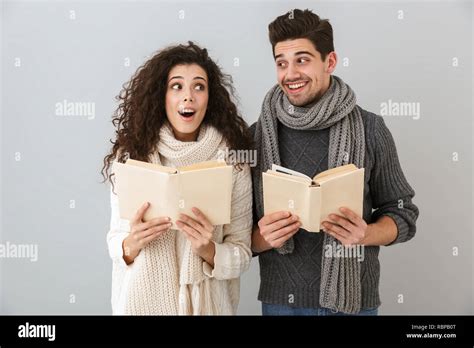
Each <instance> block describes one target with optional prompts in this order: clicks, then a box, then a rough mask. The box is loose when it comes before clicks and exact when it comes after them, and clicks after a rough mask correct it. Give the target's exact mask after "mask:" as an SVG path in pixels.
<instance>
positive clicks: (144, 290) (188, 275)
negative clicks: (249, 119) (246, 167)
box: [127, 122, 226, 314]
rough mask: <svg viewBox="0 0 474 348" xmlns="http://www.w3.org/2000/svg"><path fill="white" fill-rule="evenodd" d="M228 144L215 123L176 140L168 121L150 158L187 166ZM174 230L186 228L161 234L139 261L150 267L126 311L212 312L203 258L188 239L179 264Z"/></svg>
mask: <svg viewBox="0 0 474 348" xmlns="http://www.w3.org/2000/svg"><path fill="white" fill-rule="evenodd" d="M225 146H226V142H225V141H224V138H223V136H222V134H221V133H220V132H219V131H218V130H217V129H215V128H214V127H212V126H208V125H205V124H202V125H201V127H200V131H199V135H198V138H197V140H196V141H190V142H182V141H179V140H176V138H175V137H174V134H173V131H172V128H171V126H170V125H169V123H168V122H166V123H165V124H164V125H163V126H162V127H161V129H160V140H159V143H158V146H157V150H158V151H154V152H153V154H152V155H151V156H150V162H152V163H156V164H163V165H171V166H176V167H178V166H186V165H190V164H193V163H197V162H202V161H207V160H211V159H215V158H217V156H218V151H219V149H223V148H225ZM175 233H183V232H180V231H173V230H172V231H169V232H168V233H166V234H164V235H162V237H163V238H158V239H156V240H154V241H153V242H152V243H150V244H149V245H147V247H146V249H147V250H146V252H145V253H144V254H145V255H144V256H143V257H142V258H141V259H140V260H139V261H141V262H142V263H145V265H143V264H142V267H143V266H145V267H147V266H148V267H147V268H146V271H145V272H141V275H139V277H141V278H142V279H138V281H137V282H134V283H135V286H134V289H133V288H132V289H131V290H130V291H131V293H130V296H128V303H127V307H128V310H127V311H129V312H132V313H140V312H143V311H144V312H146V313H151V314H155V313H161V314H176V309H178V313H177V314H204V313H208V312H210V311H211V312H212V310H210V309H209V308H201V306H203V305H205V304H209V303H212V301H211V299H206V298H200V297H202V296H203V294H206V293H208V292H207V291H203V289H202V288H201V285H203V286H209V285H208V284H207V285H206V284H202V283H206V282H203V280H204V279H205V275H204V273H203V271H202V267H203V260H202V259H201V258H200V257H199V256H197V255H196V254H194V253H193V251H192V249H191V243H190V242H189V241H188V240H186V241H185V245H184V254H183V255H181V264H178V255H177V244H176V235H175ZM142 251H143V250H142ZM145 259H146V262H145V261H144V260H145ZM136 266H139V265H136ZM150 266H151V268H150ZM178 289H179V291H177V290H178ZM146 299H148V301H147V300H146ZM144 307H145V309H143V308H144ZM137 308H140V310H138V309H137Z"/></svg>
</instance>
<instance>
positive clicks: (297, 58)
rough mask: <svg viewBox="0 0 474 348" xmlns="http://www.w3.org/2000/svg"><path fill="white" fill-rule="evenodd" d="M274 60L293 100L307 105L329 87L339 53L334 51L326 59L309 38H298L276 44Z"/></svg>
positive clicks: (296, 104)
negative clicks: (322, 57) (323, 58)
mask: <svg viewBox="0 0 474 348" xmlns="http://www.w3.org/2000/svg"><path fill="white" fill-rule="evenodd" d="M275 63H276V68H277V79H278V83H279V84H280V87H281V88H282V90H283V92H284V93H285V94H286V96H287V97H288V99H289V101H290V102H291V104H293V105H295V106H305V105H307V104H309V103H311V102H313V101H315V100H317V99H319V98H321V96H322V95H323V94H324V92H326V90H327V89H328V87H329V82H330V77H331V73H332V72H333V71H334V69H335V68H336V63H337V56H336V53H335V52H331V53H329V54H328V55H327V56H326V60H325V61H323V60H322V59H321V54H320V53H319V52H318V51H317V50H316V48H315V47H314V45H313V43H312V42H311V41H310V40H308V39H295V40H287V41H281V42H278V43H277V44H276V45H275Z"/></svg>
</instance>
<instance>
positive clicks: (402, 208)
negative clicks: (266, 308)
mask: <svg viewBox="0 0 474 348" xmlns="http://www.w3.org/2000/svg"><path fill="white" fill-rule="evenodd" d="M360 112H361V116H362V121H363V124H364V134H365V142H366V147H365V156H364V158H365V165H364V168H365V177H364V209H363V218H364V220H365V221H366V222H367V223H368V224H369V223H372V222H375V221H377V219H379V218H380V217H381V216H390V217H391V218H393V219H394V221H395V223H396V225H397V230H398V235H397V238H396V239H395V240H394V241H393V242H392V243H391V244H390V245H395V244H398V243H403V242H406V241H408V240H410V239H411V238H413V237H414V235H415V233H416V220H417V218H418V214H419V211H418V208H417V206H416V205H415V204H414V203H413V202H412V199H413V197H414V195H415V191H414V190H413V189H412V188H411V186H410V185H409V183H408V181H407V179H406V178H405V175H404V173H403V171H402V168H401V166H400V162H399V159H398V154H397V149H396V146H395V142H394V139H393V137H392V135H391V133H390V131H389V129H388V128H387V126H386V125H385V122H384V120H383V118H382V117H381V116H378V115H375V114H373V113H370V112H368V111H366V110H363V109H362V108H360ZM255 128H256V124H253V125H252V127H250V129H251V131H252V132H254V131H255ZM277 128H278V141H279V153H280V157H281V163H282V165H283V166H285V167H287V168H291V169H294V170H296V171H299V172H301V173H304V174H306V175H308V176H310V177H313V176H315V175H317V174H319V173H321V172H323V171H325V170H327V169H328V162H329V161H328V156H329V139H330V129H329V128H325V129H320V130H294V129H292V128H290V127H287V126H285V125H284V124H282V123H280V122H279V123H278V124H277ZM253 174H254V175H255V176H261V175H262V173H261V172H255V173H253ZM255 180H256V178H255V177H254V181H255ZM255 196H256V194H254V197H255ZM254 203H255V204H254V208H255V209H254V214H255V216H254V221H258V220H259V219H260V218H261V217H262V214H259V213H258V211H260V210H261V209H258V204H259V203H258V202H257V201H255V202H254ZM293 238H294V250H293V252H292V253H288V254H285V255H282V254H280V253H278V252H277V251H276V250H274V249H272V250H269V251H266V252H263V253H261V254H259V255H258V256H259V263H260V278H261V283H260V291H259V295H258V299H259V300H260V301H262V302H265V303H271V304H280V305H287V306H288V305H290V306H294V307H303V308H321V307H323V306H322V305H321V304H320V301H319V300H320V289H321V287H320V283H321V268H322V267H321V266H322V260H323V258H324V257H323V256H324V251H325V250H324V248H323V241H324V234H323V233H309V232H307V231H305V230H303V229H301V230H300V231H299V232H298V233H296V234H295V235H294V237H293ZM379 250H380V247H378V246H366V247H365V248H364V260H363V261H362V262H361V271H360V282H361V309H373V308H377V307H378V306H380V304H381V302H380V296H379V279H380V263H379V259H378V255H379ZM338 291H339V290H338Z"/></svg>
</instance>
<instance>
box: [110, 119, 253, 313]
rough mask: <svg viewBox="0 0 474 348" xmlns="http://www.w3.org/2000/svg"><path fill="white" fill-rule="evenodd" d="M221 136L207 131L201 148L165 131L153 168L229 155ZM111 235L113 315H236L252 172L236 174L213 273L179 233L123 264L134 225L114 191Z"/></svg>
mask: <svg viewBox="0 0 474 348" xmlns="http://www.w3.org/2000/svg"><path fill="white" fill-rule="evenodd" d="M225 146H226V145H225V141H224V139H223V138H222V135H220V133H219V132H218V131H217V130H215V129H214V128H212V127H206V126H202V127H201V131H200V133H199V136H198V139H197V141H196V142H180V141H178V140H176V139H175V138H174V137H173V135H172V131H171V129H170V128H169V126H166V125H165V126H164V127H162V130H161V131H160V144H159V146H158V151H157V152H156V153H155V154H154V155H153V156H152V157H151V162H153V163H161V164H163V165H167V166H181V165H187V164H191V163H196V162H201V161H205V160H209V159H214V158H217V156H218V151H219V150H224V149H225ZM110 195H111V196H110V199H111V210H112V211H111V221H110V230H109V232H108V234H107V243H108V249H109V254H110V256H111V258H112V261H113V263H112V300H111V302H112V312H113V314H131V315H177V314H184V315H193V314H194V315H206V314H235V313H236V310H237V305H238V302H239V292H240V281H239V277H240V275H241V274H242V273H243V272H244V271H245V270H247V269H248V267H249V264H250V260H251V258H252V256H251V251H250V240H251V229H252V187H251V176H250V168H249V167H248V166H244V167H243V168H242V169H241V170H237V169H235V168H234V171H233V188H232V211H231V223H230V224H227V225H221V226H216V227H215V230H214V237H213V241H214V243H215V249H216V254H215V257H214V268H212V267H211V266H210V265H209V264H208V263H207V262H205V261H204V260H203V259H201V258H200V257H199V256H197V255H195V254H194V253H193V252H192V250H191V247H190V243H189V242H188V241H187V239H186V238H185V236H184V233H183V232H181V231H179V230H170V231H168V232H166V233H164V234H163V235H161V236H160V237H158V238H156V239H155V240H153V241H152V242H151V243H150V244H148V245H147V246H146V247H145V248H143V249H142V250H141V251H140V253H139V255H138V256H137V257H136V258H135V260H134V262H133V263H131V264H130V265H127V264H126V263H125V261H124V260H123V249H122V243H123V240H124V239H125V238H126V237H127V235H128V234H129V233H130V226H129V221H127V220H122V219H120V216H119V207H118V199H117V196H116V195H115V194H114V193H113V192H112V191H111V194H110Z"/></svg>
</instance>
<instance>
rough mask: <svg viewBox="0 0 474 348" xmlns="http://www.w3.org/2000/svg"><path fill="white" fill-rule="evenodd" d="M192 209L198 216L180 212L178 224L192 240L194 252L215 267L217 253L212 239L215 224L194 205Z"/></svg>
mask: <svg viewBox="0 0 474 348" xmlns="http://www.w3.org/2000/svg"><path fill="white" fill-rule="evenodd" d="M192 211H193V213H194V215H195V216H196V217H195V218H192V217H190V216H188V215H186V214H180V215H179V220H177V221H176V225H178V227H179V228H180V229H181V230H182V231H183V232H184V233H185V235H186V238H187V239H188V240H189V241H190V242H191V248H192V250H193V252H194V253H196V254H197V255H199V256H201V257H202V258H203V259H204V260H206V262H207V263H208V264H210V265H211V266H212V267H214V255H215V254H216V248H215V245H214V242H213V241H212V235H213V232H214V226H213V225H212V224H211V223H210V222H209V220H208V219H207V217H206V216H205V215H204V214H203V213H202V212H201V211H200V210H199V209H198V208H195V207H193V208H192Z"/></svg>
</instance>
